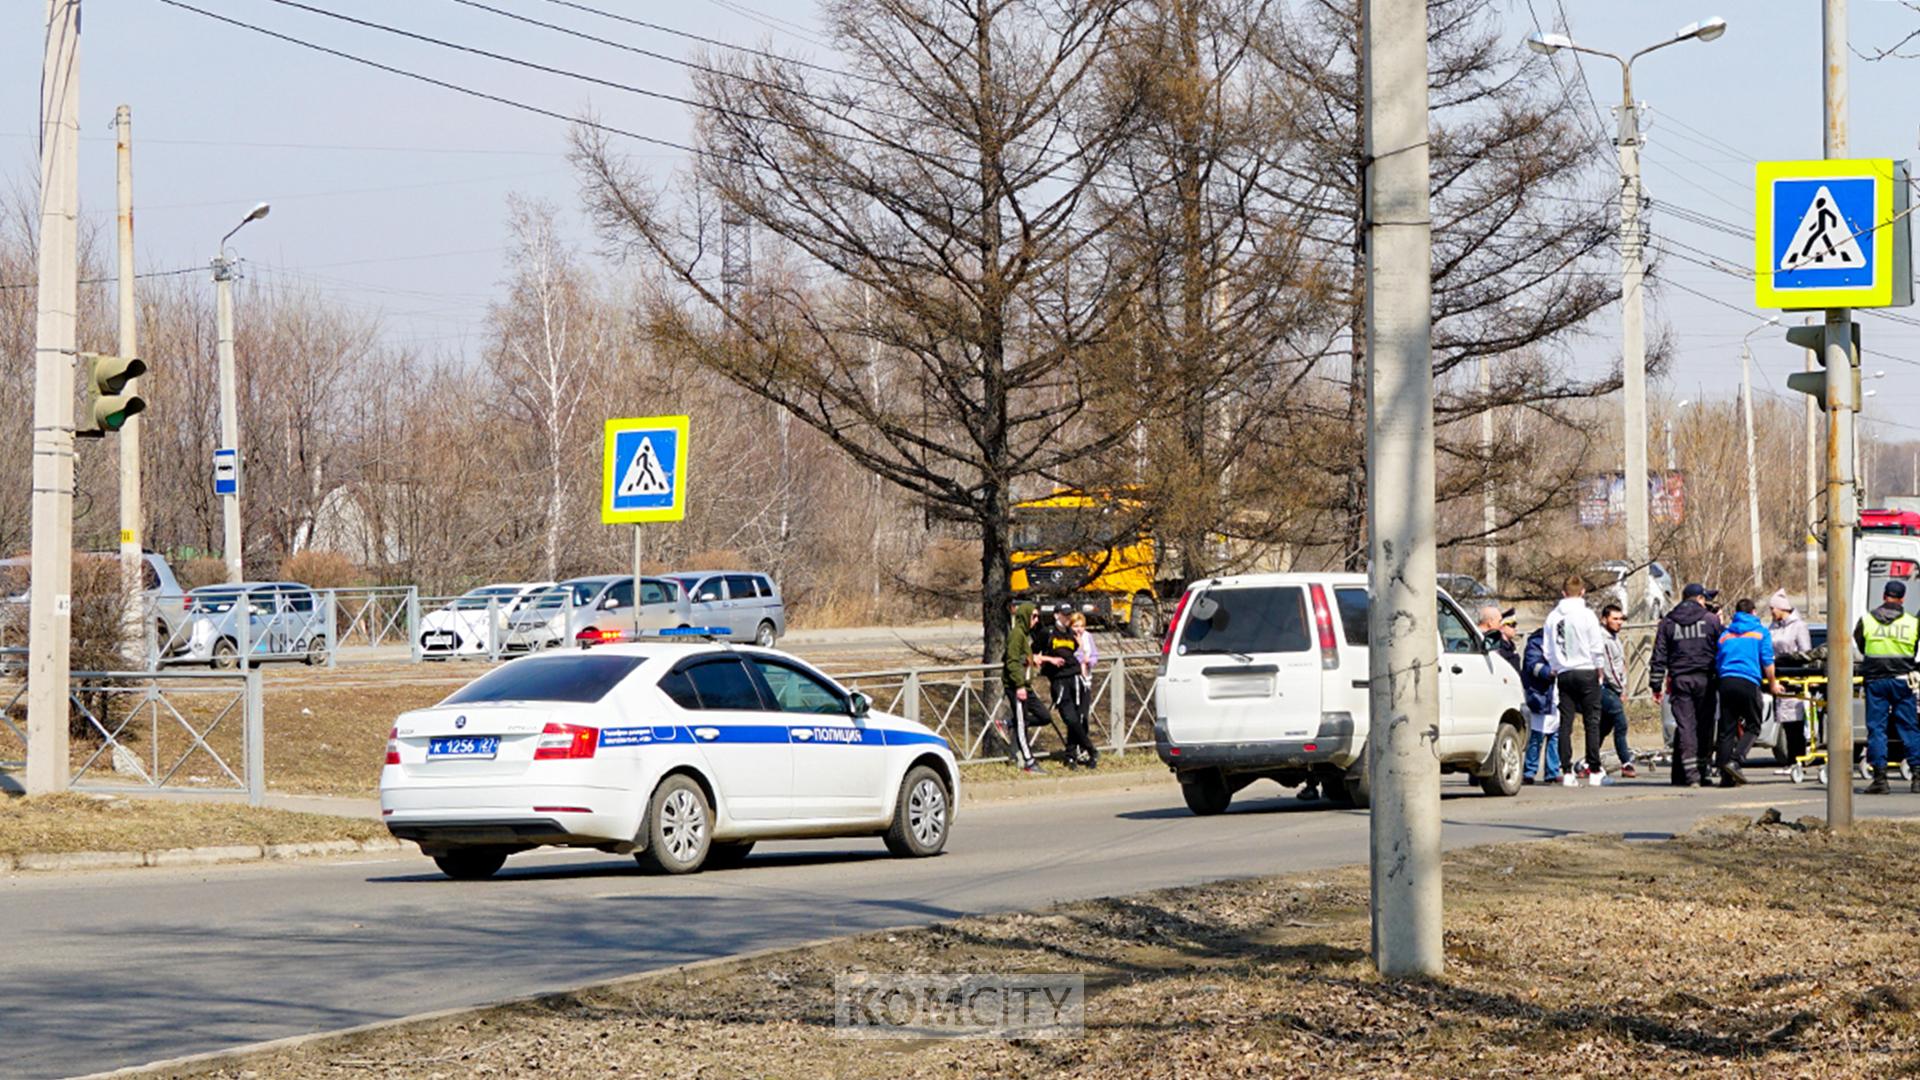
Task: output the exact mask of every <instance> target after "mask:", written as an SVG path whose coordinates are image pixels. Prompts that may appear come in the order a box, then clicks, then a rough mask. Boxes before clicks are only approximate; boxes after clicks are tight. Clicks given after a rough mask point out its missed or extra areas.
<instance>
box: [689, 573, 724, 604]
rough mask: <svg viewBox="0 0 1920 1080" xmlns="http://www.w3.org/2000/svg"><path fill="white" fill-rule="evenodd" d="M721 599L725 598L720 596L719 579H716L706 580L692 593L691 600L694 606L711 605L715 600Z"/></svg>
mask: <svg viewBox="0 0 1920 1080" xmlns="http://www.w3.org/2000/svg"><path fill="white" fill-rule="evenodd" d="M723 599H725V597H723V596H721V595H720V579H719V578H718V577H710V578H707V579H706V580H705V581H702V582H701V583H700V584H699V586H698V587H697V588H695V589H694V591H693V600H694V603H696V604H705V603H712V602H713V601H715V600H723Z"/></svg>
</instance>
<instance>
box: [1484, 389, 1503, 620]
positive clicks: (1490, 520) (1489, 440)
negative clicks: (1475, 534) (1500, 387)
mask: <svg viewBox="0 0 1920 1080" xmlns="http://www.w3.org/2000/svg"><path fill="white" fill-rule="evenodd" d="M1480 399H1481V401H1482V402H1490V401H1492V400H1493V359H1492V358H1491V357H1486V356H1482V357H1481V358H1480ZM1492 455H1493V408H1492V407H1491V406H1490V405H1483V407H1482V408H1481V410H1480V457H1481V458H1482V459H1486V458H1490V457H1492ZM1499 524H1500V518H1499V515H1498V514H1496V513H1495V512H1494V505H1493V480H1492V479H1491V473H1489V479H1488V480H1487V484H1486V487H1485V488H1484V489H1483V490H1482V491H1481V493H1480V531H1481V532H1483V533H1485V534H1486V539H1484V540H1482V541H1481V542H1480V557H1481V568H1480V575H1481V580H1482V581H1483V582H1485V584H1486V586H1487V588H1488V589H1489V590H1490V591H1491V592H1492V593H1493V595H1495V596H1499V595H1500V549H1499V548H1497V547H1495V546H1494V543H1493V533H1494V530H1495V529H1496V528H1498V527H1499Z"/></svg>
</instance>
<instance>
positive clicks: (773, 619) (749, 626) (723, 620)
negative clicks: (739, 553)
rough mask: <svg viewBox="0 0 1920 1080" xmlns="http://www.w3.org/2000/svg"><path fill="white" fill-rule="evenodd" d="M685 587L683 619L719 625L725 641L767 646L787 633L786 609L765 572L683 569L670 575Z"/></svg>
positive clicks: (702, 624) (700, 624)
mask: <svg viewBox="0 0 1920 1080" xmlns="http://www.w3.org/2000/svg"><path fill="white" fill-rule="evenodd" d="M673 577H674V580H676V581H678V582H680V584H681V585H683V586H685V588H686V596H687V603H688V613H687V619H688V621H689V622H691V623H692V625H694V626H720V627H725V628H726V630H727V635H726V636H727V640H729V641H751V642H753V643H754V644H755V645H758V646H760V647H761V648H766V649H770V648H772V647H773V643H774V642H775V641H778V640H779V639H780V638H781V637H783V636H784V635H785V634H786V632H787V608H786V605H785V604H784V603H782V602H781V600H780V590H779V589H778V588H776V587H775V586H774V584H773V579H772V578H770V577H768V576H767V575H765V574H750V573H743V572H740V571H737V570H686V571H680V572H678V573H675V574H674V575H673Z"/></svg>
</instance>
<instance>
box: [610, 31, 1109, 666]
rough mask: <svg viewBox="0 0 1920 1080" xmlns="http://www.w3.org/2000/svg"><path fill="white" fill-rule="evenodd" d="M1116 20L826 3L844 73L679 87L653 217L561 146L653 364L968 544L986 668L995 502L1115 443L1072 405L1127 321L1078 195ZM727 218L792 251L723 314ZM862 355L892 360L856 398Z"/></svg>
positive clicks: (1084, 188)
mask: <svg viewBox="0 0 1920 1080" xmlns="http://www.w3.org/2000/svg"><path fill="white" fill-rule="evenodd" d="M1121 7H1122V2H1121V0H1096V2H1090V3H1076V4H1057V3H1052V2H1047V0H833V2H830V3H828V4H827V5H826V6H825V12H824V14H825V23H826V26H827V29H828V32H829V33H830V35H831V37H832V39H833V41H834V43H835V45H836V47H837V49H838V51H839V52H840V53H841V54H842V55H843V56H844V57H846V60H847V64H848V66H849V67H850V69H851V74H850V75H849V76H847V77H846V78H843V79H838V80H828V81H825V82H824V84H823V80H821V79H820V77H819V76H818V75H817V73H815V72H813V71H810V70H803V69H801V68H800V67H799V66H797V65H794V64H789V63H786V62H784V61H780V60H775V59H770V58H765V57H760V58H755V59H751V60H734V61H719V62H716V64H715V67H716V70H715V71H714V72H712V73H707V74H703V75H700V76H698V77H697V78H696V80H695V91H694V92H695V94H696V96H697V98H698V100H699V102H700V109H699V114H698V127H697V130H698V137H699V143H700V156H699V158H698V159H697V164H696V165H695V166H694V167H693V169H692V171H691V173H690V175H689V176H688V177H687V178H686V180H685V182H684V184H683V185H682V189H681V195H682V198H681V199H680V200H679V201H678V203H677V204H676V205H673V206H671V207H670V206H668V205H667V204H666V201H665V200H664V199H663V197H662V196H661V194H660V193H659V192H658V191H656V190H654V189H653V188H652V187H650V186H649V185H648V184H647V183H646V182H645V180H644V179H643V178H642V177H641V176H640V175H639V174H637V173H636V172H635V171H634V169H633V168H632V166H630V165H629V164H628V163H627V162H625V161H624V160H623V159H622V158H621V157H620V156H619V155H617V154H616V153H614V152H613V150H612V148H611V147H610V146H609V144H608V142H607V141H606V137H605V135H604V132H603V131H601V130H600V129H597V128H592V127H586V126H583V127H581V128H580V129H578V130H577V131H576V134H575V146H576V154H575V157H576V161H577V162H578V164H579V166H580V168H581V170H582V172H583V174H584V176H585V177H586V180H587V185H588V188H589V194H588V202H589V206H590V208H591V210H592V212H593V214H594V216H595V218H596V219H597V221H598V223H599V224H600V226H601V227H602V228H603V230H605V232H606V234H607V235H608V236H610V237H612V238H614V239H616V240H618V241H619V242H621V243H622V244H623V245H628V246H631V247H634V248H637V249H638V250H639V251H641V252H643V253H644V254H645V255H646V256H647V257H648V258H649V259H651V260H654V261H657V262H658V264H659V265H660V267H661V268H662V273H663V274H664V275H665V280H666V284H667V286H668V287H665V288H661V289H658V290H656V291H655V293H654V294H653V296H652V297H651V299H650V301H649V302H648V304H647V309H646V312H647V319H648V325H649V328H650V330H651V332H652V334H653V336H654V338H655V340H656V341H657V342H658V343H659V345H660V346H661V347H662V348H665V349H667V350H668V351H671V352H676V353H680V354H683V355H686V356H689V357H692V358H694V359H696V360H697V361H698V362H700V363H701V364H703V365H706V366H709V367H711V368H712V369H714V370H716V371H719V372H721V373H722V374H724V375H725V376H726V377H727V378H729V379H731V380H733V381H734V382H735V383H736V384H738V385H739V386H741V387H744V388H746V389H747V390H749V391H751V392H753V393H755V394H757V395H760V396H761V397H764V398H766V399H767V400H769V401H772V402H774V403H776V404H778V405H780V406H781V407H782V408H785V409H786V410H788V411H789V412H790V413H791V414H792V415H793V416H794V417H795V418H797V419H799V420H800V421H801V422H803V423H805V424H808V425H810V426H812V427H813V428H814V429H815V430H817V431H819V432H820V433H821V434H822V435H824V436H825V437H827V438H828V439H830V440H831V441H832V442H833V444H834V445H835V446H837V447H839V448H840V449H841V450H843V451H844V452H845V453H847V454H849V455H851V457H852V458H853V460H855V461H856V462H858V463H859V464H860V465H861V466H862V467H864V468H866V469H869V470H872V471H873V472H875V473H877V474H879V475H880V476H882V477H885V478H886V479H887V480H888V481H890V482H892V483H893V484H895V485H897V486H899V487H900V488H902V489H904V490H906V491H907V492H909V493H911V494H912V495H913V496H914V497H915V498H916V499H917V500H919V501H920V502H922V504H923V505H925V506H926V507H927V508H928V510H929V512H930V513H931V514H932V515H933V516H936V517H941V518H947V519H951V520H955V521H960V522H965V523H966V524H967V526H968V527H969V528H970V529H972V530H974V531H975V532H977V535H978V536H979V537H980V542H981V554H980V583H981V608H980V613H981V622H982V628H983V631H984V636H985V653H986V655H987V656H988V657H993V656H995V655H997V653H998V651H999V649H1000V646H1001V642H1002V640H1003V638H1004V635H1005V632H1006V624H1007V616H1006V613H1007V599H1008V596H1009V595H1010V593H1009V575H1010V573H1011V565H1010V559H1009V551H1008V544H1007V532H1008V523H1009V520H1010V512H1011V506H1012V503H1013V501H1014V500H1015V498H1016V497H1017V495H1016V489H1017V488H1019V487H1020V486H1021V485H1023V484H1030V483H1032V482H1035V481H1040V482H1044V481H1047V480H1049V479H1051V478H1056V477H1060V476H1063V475H1065V474H1067V473H1069V472H1070V471H1071V470H1073V469H1074V468H1075V467H1076V466H1078V465H1080V464H1081V463H1084V462H1087V461H1089V460H1092V459H1096V458H1098V457H1100V456H1101V455H1103V454H1104V453H1106V452H1107V451H1108V450H1109V449H1111V448H1112V447H1113V446H1115V445H1117V444H1118V443H1119V442H1120V441H1121V440H1122V439H1123V438H1124V437H1125V432H1126V431H1127V430H1128V427H1127V425H1126V424H1124V423H1121V422H1120V421H1119V420H1118V419H1117V418H1116V417H1101V418H1100V419H1098V420H1096V419H1095V418H1094V417H1095V414H1096V413H1097V412H1099V411H1100V410H1101V409H1102V408H1112V409H1113V410H1114V412H1115V413H1121V412H1124V411H1125V408H1126V403H1125V401H1124V400H1119V399H1108V400H1106V401H1105V402H1103V401H1101V400H1100V399H1099V398H1098V397H1097V395H1096V394H1095V392H1094V385H1093V384H1094V383H1095V382H1096V381H1098V380H1099V379H1100V376H1099V375H1098V374H1097V373H1098V372H1100V371H1111V365H1110V364H1107V363H1106V361H1110V360H1111V355H1110V353H1111V352H1112V351H1113V350H1114V349H1115V348H1116V347H1115V345H1114V342H1113V340H1112V334H1111V332H1112V330H1113V329H1114V327H1115V325H1116V324H1117V322H1118V321H1119V319H1120V318H1121V317H1122V314H1123V310H1122V308H1121V306H1120V305H1118V304H1116V303H1114V302H1113V296H1114V292H1115V284H1116V282H1115V271H1114V269H1113V267H1112V266H1111V265H1110V263H1109V261H1108V260H1105V259H1102V258H1098V257H1097V255H1098V251H1097V249H1096V247H1095V245H1094V240H1095V239H1096V238H1097V237H1098V236H1099V235H1100V233H1101V231H1102V229H1103V227H1104V224H1105V223H1104V222H1102V221H1101V220H1099V218H1098V215H1097V214H1093V213H1091V211H1092V210H1093V209H1094V208H1093V206H1092V204H1091V200H1090V199H1089V198H1088V196H1089V193H1090V191H1091V184H1092V181H1093V179H1094V178H1095V177H1096V176H1098V175H1099V174H1100V173H1101V172H1102V170H1103V169H1104V168H1105V167H1106V164H1107V162H1108V160H1109V159H1110V157H1111V155H1112V154H1113V153H1114V152H1115V150H1116V147H1117V139H1116V137H1115V127H1114V125H1113V124H1112V123H1111V122H1110V121H1111V115H1110V113H1109V112H1108V111H1106V110H1104V109H1101V108H1097V107H1096V104H1097V103H1096V96H1097V95H1096V91H1097V90H1098V89H1099V87H1098V85H1097V83H1098V79H1099V78H1100V75H1101V72H1102V71H1103V69H1104V65H1105V63H1106V62H1107V60H1108V57H1109V54H1110V52H1111V51H1112V49H1113V47H1114V44H1115V34H1114V28H1115V19H1116V17H1117V14H1118V13H1119V11H1120V9H1121ZM723 213H724V214H727V215H731V216H735V217H737V218H738V219H740V220H743V221H745V222H747V223H749V224H750V225H751V226H752V228H753V229H754V230H755V231H756V232H757V233H758V234H759V235H760V236H762V237H764V238H765V239H766V241H767V242H768V243H769V244H770V245H773V246H775V247H776V248H777V249H778V254H781V255H782V256H783V257H787V258H788V263H787V265H786V266H785V267H784V268H783V270H782V271H781V272H778V273H763V272H762V271H761V268H760V266H758V265H756V272H755V280H754V282H753V284H752V287H751V288H750V289H747V290H744V296H743V297H741V298H740V302H739V303H736V304H734V305H728V304H727V303H726V302H725V300H726V297H725V295H724V290H723V289H722V287H721V283H720V282H719V280H718V276H719V275H718V273H717V271H718V267H716V266H715V265H714V263H715V261H716V252H717V248H718V246H719V244H718V241H719V239H720V217H721V215H722V214H723ZM763 261H764V260H763ZM869 291H870V296H871V304H870V305H869V304H868V303H867V302H866V297H867V295H869ZM876 342H877V343H878V345H879V346H880V348H882V349H884V350H885V351H886V353H887V355H888V356H890V357H892V358H894V359H895V360H896V361H897V365H898V366H897V367H896V368H895V369H894V370H893V371H891V372H889V375H890V378H888V379H885V380H882V381H878V382H876V380H875V379H874V378H873V377H872V376H873V370H872V354H871V350H870V343H876ZM1112 381H1113V380H1111V379H1109V380H1107V382H1108V383H1109V384H1111V382H1112Z"/></svg>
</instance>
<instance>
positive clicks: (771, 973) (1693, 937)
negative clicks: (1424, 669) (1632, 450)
mask: <svg viewBox="0 0 1920 1080" xmlns="http://www.w3.org/2000/svg"><path fill="white" fill-rule="evenodd" d="M1916 859H1920V827H1916V826H1913V825H1903V824H1894V823H1887V822H1867V823H1864V824H1862V825H1861V826H1860V828H1859V829H1858V830H1857V831H1856V832H1855V833H1854V834H1852V835H1850V836H1846V837H1834V836H1831V835H1829V834H1827V833H1826V832H1824V831H1823V830H1820V829H1818V828H1817V827H1806V826H1801V825H1796V824H1789V823H1784V822H1782V823H1775V824H1769V825H1761V826H1748V825H1746V824H1744V823H1743V822H1739V821H1732V822H1720V823H1715V824H1713V825H1710V826H1708V827H1705V828H1702V829H1699V830H1696V831H1694V832H1692V833H1690V834H1688V835H1686V836H1683V837H1680V838H1678V839H1676V840H1673V841H1669V842H1665V843H1658V844H1647V843H1627V842H1625V841H1623V840H1622V839H1620V838H1618V837H1583V838H1578V839H1571V840H1563V841H1550V842H1535V843H1528V844H1524V845H1507V846H1502V847H1488V848H1478V849H1473V850H1469V851H1464V852H1458V853H1455V854H1454V855H1451V856H1449V857H1448V859H1447V887H1446V904H1447V926H1448V933H1447V939H1446V951H1447V959H1448V965H1447V973H1446V976H1445V977H1444V978H1442V979H1439V980H1436V981H1431V982H1425V981H1418V982H1410V983H1389V982H1385V981H1383V980H1381V979H1379V978H1378V977H1376V976H1375V975H1374V974H1373V972H1372V970H1371V967H1370V966H1369V963H1368V960H1367V941H1368V923H1367V909H1366V898H1367V892H1366V886H1367V879H1366V874H1365V871H1364V869H1363V868H1350V869H1346V870H1340V871H1334V872H1328V873H1320V874H1312V875H1296V876H1290V877H1278V878H1267V879H1261V880H1251V881H1239V882H1230V883H1221V884H1215V885H1209V886H1204V887H1199V888H1192V889H1180V890H1168V891H1162V892H1155V893H1147V894H1142V895H1139V896H1132V897H1124V898H1119V899H1112V900H1101V901H1091V902H1084V903H1075V904H1068V905H1063V906H1060V907H1056V908H1053V909H1049V910H1046V911H1041V912H1037V913H1030V914H1016V915H1006V916H997V917H992V918H973V919H964V920H961V921H959V922H956V923H952V924H948V925H943V926H938V927H934V928H930V929H926V930H920V931H912V932H900V933H892V934H876V935H868V936H865V937H859V938H851V939H846V940H844V941H839V942H835V943H832V944H830V945H827V946H824V947H819V948H813V949H806V950H797V951H793V952H788V953H780V954H775V955H772V956H767V957H762V958H758V959H755V960H751V961H743V962H740V963H738V964H733V965H727V966H722V967H718V968H706V969H702V970H698V971H693V972H687V973H682V974H674V975H668V976H662V977H657V978H652V979H642V980H636V981H629V982H627V983H625V984H622V985H617V986H612V987H606V988H601V989H596V990H592V991H587V992H584V993H579V994H560V995H553V996H549V997H546V998H542V999H539V1000H536V1001H532V1002H528V1003H524V1004H518V1005H513V1006H508V1007H504V1008H498V1009H491V1010H483V1011H477V1012H473V1013H467V1014H461V1015H459V1016H457V1017H454V1018H450V1019H443V1020H438V1021H433V1022H427V1023H422V1024H416V1025H403V1026H399V1027H395V1028H389V1029H385V1030H382V1031H378V1032H374V1033H369V1034H365V1035H359V1036H351V1037H343V1038H339V1039H331V1040H322V1041H318V1042H314V1043H310V1044H308V1045H306V1046H304V1047H301V1048H298V1049H294V1050H289V1051H282V1052H279V1053H274V1054H270V1055H265V1056H260V1057H254V1058H249V1059H246V1060H244V1061H239V1062H227V1063H223V1064H221V1065H219V1066H217V1067H215V1068H212V1069H211V1070H209V1071H210V1072H212V1073H213V1074H214V1075H219V1076H225V1077H234V1078H241V1077H246V1078H278V1077H294V1076H300V1077H311V1076H354V1077H369V1076H394V1077H399V1076H448V1077H451V1076H482V1075H492V1076H522V1075H531V1074H538V1075H542V1076H549V1075H550V1076H562V1077H571V1076H581V1077H585V1076H606V1075H622V1076H638V1075H673V1076H702V1077H734V1076H741V1077H745V1076H856V1077H869V1076H870V1077H955V1076H1011V1075H1023V1076H1053V1075H1064V1076H1081V1077H1115V1078H1126V1080H1133V1078H1137V1077H1144V1076H1194V1077H1199V1076H1206V1077H1220V1076H1246V1077H1270V1076H1341V1077H1347V1076H1377V1077H1389V1076H1393V1077H1398V1076H1408V1075H1420V1076H1489V1075H1506V1076H1530V1075H1539V1074H1543V1073H1551V1074H1558V1075H1581V1076H1629V1075H1631V1076H1647V1075H1663V1076H1665V1075H1686V1076H1753V1077H1771V1076H1887V1075H1895V1074H1906V1073H1911V1072H1913V1071H1915V1070H1916V1069H1920V1012H1917V1011H1916V1005H1920V993H1916V992H1915V991H1914V990H1912V989H1911V977H1912V975H1913V971H1914V968H1915V966H1916V961H1917V960H1920V947H1916V946H1915V944H1914V940H1915V930H1916V926H1920V900H1916V897H1915V893H1914V891H1913V889H1912V888H1911V886H1910V878H1911V875H1910V873H1909V872H1908V869H1907V868H1909V867H1911V866H1912V865H1913V864H1914V862H1915V860H1916ZM863 970H864V971H874V972H942V973H947V972H1057V973H1076V974H1081V975H1083V976H1085V978H1086V984H1087V998H1088V1000H1087V1008H1086V1017H1087V1029H1086V1034H1085V1036H1084V1037H1083V1038H1078V1039H1071V1040H1063V1041H1028V1042H1000V1041H901V1042H886V1043H873V1042H866V1041H855V1040H848V1039H842V1038H838V1037H836V1036H835V1035H834V1030H833V995H832V983H833V977H834V976H835V975H836V974H840V973H845V972H852V971H863Z"/></svg>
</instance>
